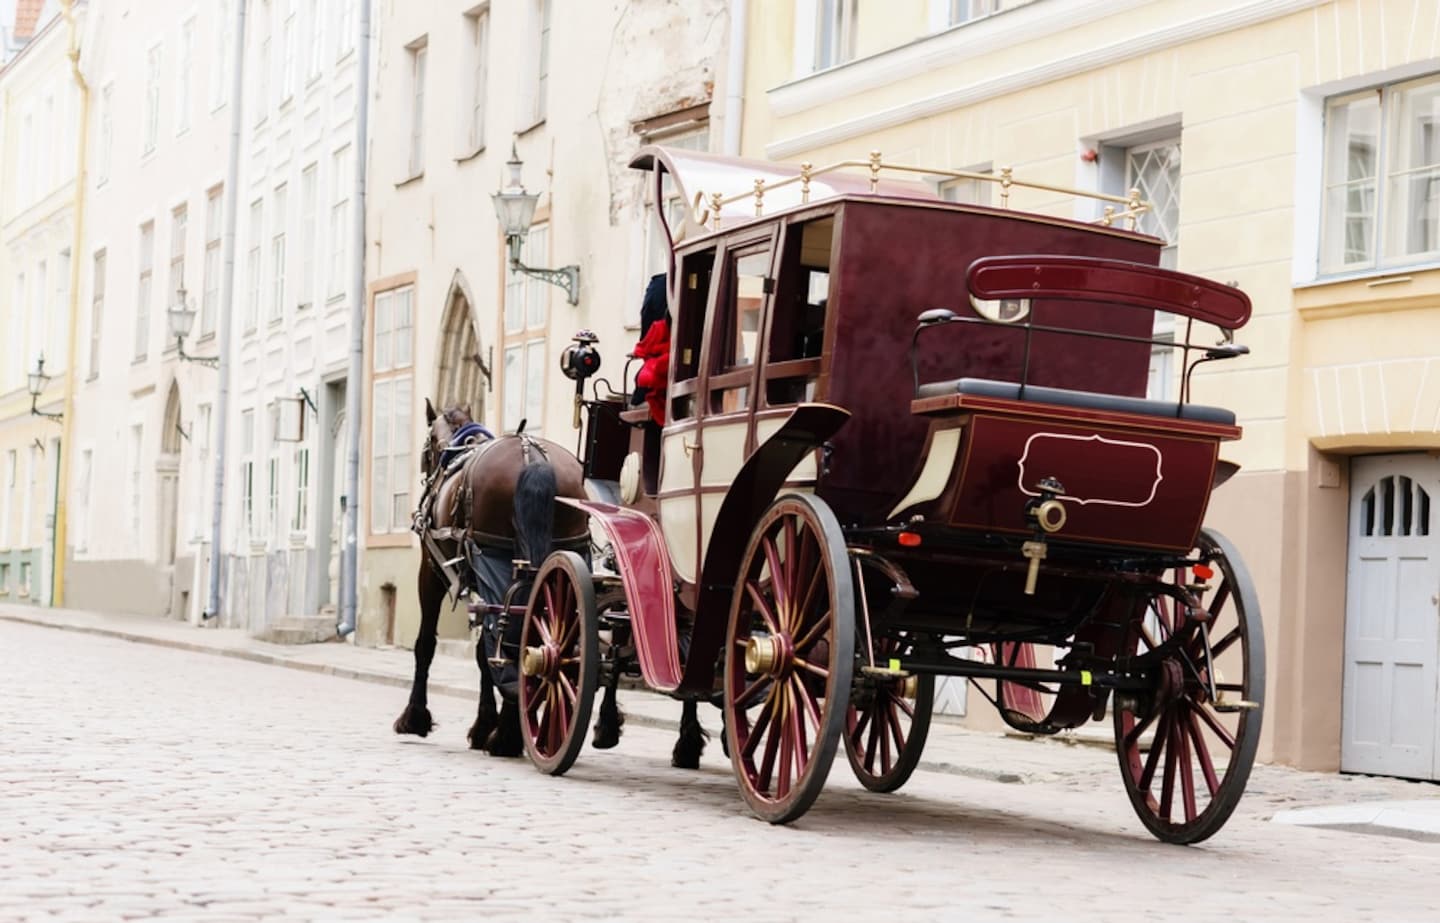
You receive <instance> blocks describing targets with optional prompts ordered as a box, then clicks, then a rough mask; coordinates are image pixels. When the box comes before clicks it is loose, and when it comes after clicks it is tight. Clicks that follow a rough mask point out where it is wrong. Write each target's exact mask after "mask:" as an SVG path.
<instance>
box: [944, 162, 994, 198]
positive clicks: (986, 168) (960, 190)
mask: <svg viewBox="0 0 1440 923" xmlns="http://www.w3.org/2000/svg"><path fill="white" fill-rule="evenodd" d="M956 169H957V170H958V171H959V172H961V173H980V174H984V175H987V176H988V175H990V174H992V173H994V172H995V170H994V167H992V166H991V165H990V164H988V163H986V164H979V165H977V166H973V167H957V168H956ZM994 186H995V184H994V183H993V182H991V181H990V180H984V179H971V178H968V177H960V178H956V179H948V180H944V181H943V182H941V183H940V198H942V199H944V200H945V201H946V202H958V203H961V204H963V205H990V204H992V203H993V202H994V199H993V194H994Z"/></svg>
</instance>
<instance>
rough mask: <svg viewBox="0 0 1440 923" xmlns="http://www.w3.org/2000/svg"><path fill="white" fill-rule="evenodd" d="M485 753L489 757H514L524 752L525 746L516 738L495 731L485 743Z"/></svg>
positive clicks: (497, 730)
mask: <svg viewBox="0 0 1440 923" xmlns="http://www.w3.org/2000/svg"><path fill="white" fill-rule="evenodd" d="M485 752H486V753H489V754H490V755H491V756H503V757H515V756H519V755H521V754H522V753H524V752H525V745H524V744H523V743H521V742H520V739H519V738H518V737H515V736H512V735H510V734H502V733H501V732H500V731H499V729H496V730H494V731H491V732H490V737H489V738H488V739H486V741H485Z"/></svg>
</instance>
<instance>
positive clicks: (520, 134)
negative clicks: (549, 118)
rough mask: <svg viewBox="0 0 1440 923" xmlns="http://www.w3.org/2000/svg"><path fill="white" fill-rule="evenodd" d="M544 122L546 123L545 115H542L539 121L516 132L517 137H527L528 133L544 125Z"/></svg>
mask: <svg viewBox="0 0 1440 923" xmlns="http://www.w3.org/2000/svg"><path fill="white" fill-rule="evenodd" d="M544 124H545V117H544V116H541V117H540V119H539V121H537V122H535V123H534V124H532V125H531V126H530V127H528V128H522V129H520V130H519V131H517V132H515V137H517V138H523V137H525V136H526V135H528V134H530V132H532V131H534V130H535V129H537V128H539V127H541V126H542V125H544Z"/></svg>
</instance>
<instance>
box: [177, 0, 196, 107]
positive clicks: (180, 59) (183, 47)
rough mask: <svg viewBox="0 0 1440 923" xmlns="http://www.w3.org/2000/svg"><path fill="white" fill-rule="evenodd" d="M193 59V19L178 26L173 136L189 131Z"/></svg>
mask: <svg viewBox="0 0 1440 923" xmlns="http://www.w3.org/2000/svg"><path fill="white" fill-rule="evenodd" d="M194 59H195V18H194V17H193V16H192V17H191V18H189V19H187V20H185V22H184V23H182V24H181V26H180V47H179V48H178V49H177V50H176V52H175V134H177V135H180V134H184V133H185V132H187V131H189V130H190V70H191V68H192V67H193V66H194V63H195V61H194Z"/></svg>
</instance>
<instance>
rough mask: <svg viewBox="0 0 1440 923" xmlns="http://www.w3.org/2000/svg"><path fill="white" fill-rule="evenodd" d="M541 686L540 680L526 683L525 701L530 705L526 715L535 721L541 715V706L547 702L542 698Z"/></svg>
mask: <svg viewBox="0 0 1440 923" xmlns="http://www.w3.org/2000/svg"><path fill="white" fill-rule="evenodd" d="M540 685H541V684H540V681H539V680H526V681H525V689H526V693H525V699H526V701H527V703H528V707H527V708H526V709H525V713H526V714H527V715H529V716H530V717H531V718H532V719H534V718H535V716H536V715H537V714H538V713H539V711H540V706H541V705H543V704H544V701H545V700H544V699H542V698H541V697H540V689H539V687H540ZM536 720H538V719H536Z"/></svg>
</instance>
